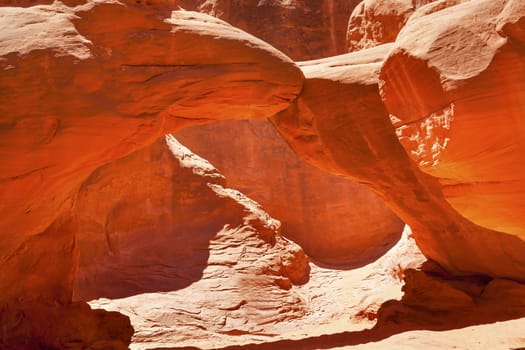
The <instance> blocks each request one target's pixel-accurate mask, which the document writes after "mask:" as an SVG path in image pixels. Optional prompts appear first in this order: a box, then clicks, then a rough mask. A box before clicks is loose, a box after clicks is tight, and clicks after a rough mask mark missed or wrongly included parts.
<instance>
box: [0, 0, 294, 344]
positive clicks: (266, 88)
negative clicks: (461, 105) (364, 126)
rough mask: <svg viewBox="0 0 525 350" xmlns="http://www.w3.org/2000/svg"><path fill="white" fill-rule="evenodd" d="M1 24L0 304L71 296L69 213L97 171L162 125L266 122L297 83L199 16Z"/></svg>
mask: <svg viewBox="0 0 525 350" xmlns="http://www.w3.org/2000/svg"><path fill="white" fill-rule="evenodd" d="M67 4H70V5H72V6H73V5H76V6H74V7H71V6H67ZM25 5H28V3H26V4H25ZM160 5H162V4H160ZM0 17H1V21H0V23H1V30H0V69H1V72H2V79H1V82H0V89H1V91H2V94H1V97H0V99H1V104H0V105H1V106H0V114H1V117H0V124H1V125H2V127H1V128H0V159H1V161H0V173H1V174H2V175H1V176H2V177H1V179H0V197H1V201H0V238H1V240H2V245H1V251H0V262H1V264H2V271H1V272H0V274H1V275H0V277H1V278H0V289H1V290H2V293H1V294H0V304H1V305H14V304H16V303H17V302H18V301H22V303H24V305H31V303H33V302H35V303H43V304H46V303H47V304H54V303H57V302H58V303H61V304H68V303H69V302H70V301H71V294H72V287H73V279H74V276H73V274H74V269H75V264H76V257H75V232H76V231H77V230H78V227H77V226H76V222H75V218H74V217H73V216H72V215H71V213H72V212H73V211H74V207H75V205H76V199H77V193H78V189H79V186H80V184H81V183H82V181H84V180H85V179H86V178H87V177H88V176H89V175H90V174H91V173H92V172H93V171H94V170H95V169H96V168H97V167H100V166H101V165H103V164H106V163H108V162H111V161H113V160H115V159H118V158H121V157H123V156H126V155H127V154H130V153H132V152H133V151H135V150H137V149H140V148H142V147H145V146H147V145H148V144H150V143H152V142H154V140H156V139H158V137H160V136H161V135H162V134H163V133H164V132H165V131H166V130H173V129H177V128H180V127H183V126H185V125H191V124H198V123H202V122H205V121H208V120H209V119H207V118H212V119H221V118H236V117H239V116H241V115H242V117H243V118H246V117H247V116H248V117H250V118H264V117H266V116H268V115H272V114H273V113H275V112H276V111H278V110H280V109H283V108H285V107H287V106H288V104H289V101H290V100H291V99H293V98H294V97H295V96H296V95H297V94H298V92H299V90H300V88H301V84H302V79H303V77H302V73H301V72H300V70H299V69H298V68H297V67H296V66H295V65H294V63H293V62H292V61H290V59H288V58H287V57H286V56H284V55H283V54H281V53H280V52H279V51H277V50H276V49H274V48H272V47H271V46H270V45H268V44H266V43H264V42H262V41H261V40H259V39H256V38H254V37H252V36H250V35H248V34H246V33H244V32H242V31H241V30H238V29H236V28H233V27H231V26H230V25H228V24H226V23H225V22H222V21H220V20H218V19H216V18H213V17H210V16H206V15H202V14H198V13H190V12H184V11H183V12H174V13H173V14H172V13H171V11H169V8H166V7H165V6H147V5H146V4H141V3H136V2H127V5H126V4H122V3H117V2H115V1H109V0H108V1H87V2H77V1H71V2H67V3H66V4H63V3H61V2H54V3H53V4H52V5H39V6H32V7H0ZM108 33H111V35H107V34H108ZM195 45H197V46H198V47H202V48H205V49H204V50H200V51H196V50H194V48H195V47H196V46H195ZM191 91H193V92H191ZM250 96H251V97H250ZM203 99H206V101H207V103H206V104H202V101H203ZM208 102H209V103H208ZM199 108H203V109H201V110H200V111H199ZM211 112H213V113H212V114H211ZM210 114H211V116H210ZM16 300H18V301H16ZM13 303H14V304H13ZM9 309H10V308H7V309H4V310H9ZM66 309H67V308H66ZM66 309H64V310H66ZM41 310H45V308H41ZM6 312H7V311H6ZM49 316H50V320H52V319H53V318H52V317H54V316H53V314H50V315H49ZM50 322H51V321H50ZM29 328H30V327H29ZM35 334H37V333H35Z"/></svg>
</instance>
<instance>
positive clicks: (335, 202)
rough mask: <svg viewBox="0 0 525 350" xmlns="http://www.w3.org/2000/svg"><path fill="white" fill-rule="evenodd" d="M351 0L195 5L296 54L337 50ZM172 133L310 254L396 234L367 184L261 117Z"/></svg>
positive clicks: (359, 260)
mask: <svg viewBox="0 0 525 350" xmlns="http://www.w3.org/2000/svg"><path fill="white" fill-rule="evenodd" d="M356 3H357V2H355V1H292V2H283V1H268V2H260V1H259V2H257V1H230V0H227V1H210V0H209V1H206V2H205V3H204V4H202V5H201V6H200V7H198V9H199V10H200V11H205V12H207V13H210V14H212V15H215V16H218V17H220V18H222V19H225V20H226V21H228V22H230V23H231V24H233V25H235V26H237V27H239V28H242V29H244V30H246V31H248V32H249V33H251V34H253V35H255V36H257V37H259V38H262V39H264V40H265V41H267V42H268V43H270V44H272V45H273V46H274V47H276V48H278V49H280V50H281V51H283V52H284V53H285V54H287V55H288V56H289V57H292V58H294V59H296V60H297V59H312V58H319V57H324V56H331V55H335V54H339V53H343V52H344V40H345V35H346V28H347V22H348V16H349V15H350V12H351V10H352V9H353V8H354V6H355V5H356ZM325 103H329V101H326V102H325ZM176 135H177V137H178V138H180V140H181V141H182V142H183V143H184V144H186V145H188V146H190V147H191V148H192V149H194V150H195V151H196V152H198V153H199V154H201V155H202V156H204V157H205V158H206V159H209V160H211V161H212V162H213V164H215V165H216V166H217V167H218V168H219V169H221V171H222V172H223V173H224V174H225V175H226V176H227V177H228V179H229V181H230V183H231V184H232V186H235V187H236V188H238V189H241V190H242V191H243V192H245V193H246V194H248V195H249V196H251V197H253V198H254V199H256V200H257V201H259V202H260V203H261V204H263V205H264V207H265V208H267V209H268V210H269V211H270V212H271V213H272V215H274V216H276V217H277V218H279V220H281V221H282V223H283V227H284V230H283V231H284V232H285V234H286V235H287V237H289V238H291V239H293V240H294V241H296V242H298V243H299V244H300V245H301V246H302V247H303V248H305V249H306V252H307V253H308V254H309V255H310V256H311V257H313V258H315V259H318V260H321V261H323V262H331V263H345V264H348V265H360V264H363V263H366V262H369V261H371V260H374V259H376V258H378V257H379V256H381V255H382V254H383V253H384V252H385V251H386V250H387V249H388V248H389V247H391V246H392V245H393V244H394V243H395V241H396V240H397V239H399V237H400V234H401V231H402V225H403V224H402V222H401V220H399V219H397V217H396V216H395V214H393V213H392V212H391V211H390V210H389V209H388V208H387V207H386V206H385V205H384V204H383V203H382V201H381V199H379V198H378V197H377V196H376V195H375V194H374V193H373V192H372V191H370V190H369V189H367V188H366V187H364V186H363V185H360V184H357V183H355V182H353V181H349V180H348V179H343V178H341V177H337V176H334V175H331V174H329V173H326V172H322V171H319V170H316V169H313V168H312V167H311V166H309V165H307V164H305V163H304V161H302V160H300V159H299V158H298V157H297V156H296V155H295V154H293V153H292V152H291V151H290V148H289V147H288V146H287V145H286V144H285V143H284V142H283V140H282V138H281V137H280V136H279V135H278V133H277V132H276V130H275V129H274V128H273V127H272V126H271V125H270V123H269V122H267V121H242V122H223V123H213V124H210V125H205V126H197V127H193V128H186V129H184V130H181V131H178V132H177V133H176ZM321 237H322V239H321Z"/></svg>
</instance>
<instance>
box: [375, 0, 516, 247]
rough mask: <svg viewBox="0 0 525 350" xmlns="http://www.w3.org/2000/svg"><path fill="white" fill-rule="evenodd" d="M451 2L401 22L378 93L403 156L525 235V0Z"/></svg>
mask: <svg viewBox="0 0 525 350" xmlns="http://www.w3.org/2000/svg"><path fill="white" fill-rule="evenodd" d="M447 5H448V6H449V7H447V8H444V9H443V8H442V7H443V6H442V4H441V3H439V2H438V3H436V4H432V5H430V6H427V7H424V8H422V9H421V10H420V11H418V12H416V13H415V14H414V18H413V19H412V20H410V22H409V23H408V24H407V26H406V27H405V28H404V29H403V30H402V32H401V34H400V35H399V38H398V40H397V41H396V44H395V48H394V49H393V52H392V53H391V54H390V55H389V57H388V60H387V61H386V63H385V66H384V67H383V70H382V73H381V79H382V84H381V86H382V89H381V92H382V96H383V99H384V101H385V105H386V106H387V108H388V111H389V113H390V114H391V116H392V118H393V120H394V125H395V126H396V132H397V134H398V137H399V139H400V141H401V143H402V144H403V146H404V147H405V149H406V150H407V152H408V154H409V155H410V156H411V157H412V159H413V160H414V161H416V162H417V163H418V165H419V166H420V168H421V169H422V170H423V171H425V172H426V173H428V174H431V175H433V176H435V177H437V178H439V182H440V183H441V184H442V186H443V193H444V196H445V198H446V199H447V201H448V202H449V203H450V204H451V205H452V206H453V207H454V209H456V210H457V211H458V212H459V213H460V214H461V215H463V216H464V217H466V218H467V219H469V220H470V221H472V222H474V223H476V224H478V225H481V226H483V227H486V228H489V229H493V230H496V231H501V232H506V233H509V234H513V235H516V236H518V237H520V238H521V239H525V216H524V215H522V213H525V196H524V191H525V164H524V163H523V162H522V161H521V160H522V159H523V154H524V152H525V124H524V119H523V113H524V111H525V101H524V99H523V98H522V97H521V96H522V95H523V92H524V91H525V81H524V79H523V77H524V76H525V62H524V57H525V56H524V50H523V45H522V44H520V42H523V40H524V39H525V34H524V33H523V32H519V30H518V28H522V29H521V30H523V22H524V18H525V7H524V5H523V3H522V2H519V1H474V2H465V3H461V2H449V3H448V4H447ZM429 32H430V33H432V35H424V36H423V35H422V34H423V33H429ZM416 40H417V44H416ZM450 43H455V44H453V45H451V44H450Z"/></svg>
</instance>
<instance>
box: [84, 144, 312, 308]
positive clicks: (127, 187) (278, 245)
mask: <svg viewBox="0 0 525 350" xmlns="http://www.w3.org/2000/svg"><path fill="white" fill-rule="evenodd" d="M75 215H76V217H77V222H78V223H77V227H78V234H77V237H76V238H77V246H78V249H79V254H80V263H79V267H78V271H77V274H76V277H75V279H76V282H75V290H74V294H75V298H76V299H80V300H92V299H96V298H100V297H106V298H111V299H115V298H122V297H126V296H130V295H135V294H140V293H144V292H163V291H164V292H168V291H174V290H178V289H181V288H184V287H186V286H188V285H189V284H191V283H192V282H195V281H198V280H200V279H201V277H202V271H203V270H204V269H205V268H206V267H207V266H208V265H209V266H210V268H211V269H214V270H217V271H215V272H213V273H212V274H211V275H212V276H211V279H212V280H213V279H215V278H219V277H218V276H217V274H220V275H221V276H222V275H224V274H226V275H225V276H222V277H221V278H219V280H218V281H219V282H218V281H209V283H214V284H217V283H219V284H220V283H226V282H220V281H222V278H224V279H225V281H228V284H229V285H230V287H231V288H242V289H243V290H244V289H245V291H244V292H243V293H244V298H245V300H244V303H246V302H247V300H249V299H250V295H251V294H250V290H251V289H253V293H255V294H254V295H258V293H260V297H262V295H264V293H263V292H262V291H260V290H259V291H257V288H256V287H255V286H253V288H252V287H250V286H249V285H247V283H248V281H250V280H251V279H255V280H256V281H259V282H261V281H263V280H264V281H265V283H266V284H267V285H268V286H269V288H271V286H273V287H274V288H275V289H281V288H282V289H289V288H290V286H291V285H292V283H293V284H297V283H305V282H306V281H307V280H308V269H309V267H308V264H307V259H306V257H305V256H304V253H303V252H302V249H300V247H298V246H297V245H295V244H293V243H292V242H289V241H287V240H285V239H284V238H282V237H281V234H280V223H279V222H278V221H277V220H275V219H273V218H271V217H270V216H269V215H268V214H267V213H266V212H265V211H263V210H262V208H261V207H260V206H259V205H258V204H257V203H256V202H254V201H252V200H251V199H249V198H247V197H245V196H244V195H243V194H242V193H241V192H238V191H236V190H233V189H230V188H227V187H225V180H224V177H223V176H222V175H221V174H220V173H219V172H218V171H217V170H216V169H215V168H214V167H213V166H212V165H211V164H210V163H209V162H207V161H206V160H204V159H202V158H200V157H199V156H197V155H195V154H194V153H192V152H191V151H189V150H188V149H187V148H186V147H184V146H182V145H181V144H180V143H178V142H177V140H176V139H175V138H173V136H171V135H168V136H167V137H166V140H160V141H159V142H156V143H154V144H153V145H151V146H149V147H147V148H145V149H143V150H140V151H137V152H135V153H133V154H131V155H129V156H127V157H125V158H122V159H119V160H118V161H115V162H112V163H111V164H108V165H106V166H103V167H101V168H99V169H97V171H95V172H94V173H93V174H92V175H91V176H90V177H89V178H88V179H87V180H86V181H85V182H84V183H83V184H82V186H81V189H80V191H79V194H78V197H77V206H76V212H75ZM214 250H217V251H216V252H215V251H214ZM222 270H224V271H222ZM230 271H231V272H230ZM233 271H236V272H237V273H238V274H240V276H239V277H238V278H237V277H235V278H233V277H232V276H228V274H231V273H233ZM243 276H244V277H243ZM208 278H210V277H208ZM228 279H229V280H228ZM243 281H244V282H243ZM254 283H255V282H254ZM222 288H225V287H222ZM271 293H272V291H271V290H268V295H271ZM230 296H231V295H230ZM231 297H233V296H231ZM270 299H272V298H270ZM276 299H282V298H278V297H276ZM226 301H227V298H225V300H223V301H222V302H226ZM263 301H264V300H263ZM281 301H282V300H281ZM258 302H259V301H257V300H256V301H254V303H255V304H254V305H257V303H258ZM261 302H262V301H261ZM249 306H252V304H251V301H250V305H249Z"/></svg>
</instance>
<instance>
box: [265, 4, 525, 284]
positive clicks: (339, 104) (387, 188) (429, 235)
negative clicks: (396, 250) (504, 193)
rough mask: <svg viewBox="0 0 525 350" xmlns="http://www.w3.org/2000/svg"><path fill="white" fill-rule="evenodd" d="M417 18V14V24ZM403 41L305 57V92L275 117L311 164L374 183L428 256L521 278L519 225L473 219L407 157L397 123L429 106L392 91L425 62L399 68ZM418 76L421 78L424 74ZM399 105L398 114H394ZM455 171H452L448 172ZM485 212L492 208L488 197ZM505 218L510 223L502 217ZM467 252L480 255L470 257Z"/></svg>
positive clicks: (465, 270) (449, 110)
mask: <svg viewBox="0 0 525 350" xmlns="http://www.w3.org/2000/svg"><path fill="white" fill-rule="evenodd" d="M430 6H432V5H429V7H430ZM429 7H426V8H427V9H428V8H429ZM422 9H425V7H423V8H422ZM437 13H439V12H437ZM416 14H417V13H416ZM496 14H497V13H496ZM417 21H418V19H414V22H413V23H414V24H413V25H416V23H418V22H417ZM402 34H403V32H402V33H401V34H400V37H401V35H402ZM419 34H420V35H421V33H419ZM414 40H415V39H414ZM397 45H398V44H397V43H394V44H384V45H381V46H378V47H375V48H371V49H368V50H364V51H359V52H355V53H351V54H346V55H341V56H336V57H331V58H327V59H323V60H317V61H308V62H303V63H301V64H300V66H301V68H302V69H303V72H304V74H305V77H306V81H305V85H304V87H303V91H302V94H301V95H300V96H299V98H298V99H297V100H296V101H294V104H293V105H292V106H291V107H290V108H288V109H287V110H285V111H283V112H281V113H279V114H278V115H277V116H275V117H273V118H272V121H273V122H274V124H275V125H276V126H277V128H278V129H279V131H280V132H281V133H282V135H283V136H284V137H285V138H286V139H287V141H288V142H289V143H290V145H291V146H292V147H293V148H294V150H295V151H296V152H297V153H298V154H300V155H301V156H302V157H303V158H304V159H307V160H309V161H310V163H312V164H314V165H316V166H318V167H320V168H323V169H325V170H327V171H330V172H332V173H339V174H343V175H346V176H348V177H351V178H353V179H356V180H358V181H360V182H362V183H367V184H369V186H370V187H371V188H373V189H374V190H375V191H376V192H377V193H379V194H380V195H381V196H382V198H384V199H385V200H386V201H387V202H388V203H389V204H390V205H391V207H392V208H393V209H394V210H395V211H396V213H397V214H398V215H399V216H400V217H401V218H402V219H403V220H404V221H405V222H407V223H408V224H409V225H410V226H411V227H412V229H413V231H414V237H415V239H416V241H417V242H418V245H419V247H420V248H421V250H422V252H423V253H424V254H425V255H426V256H427V257H429V258H431V259H433V260H435V261H437V262H438V263H440V264H441V265H442V266H444V267H446V268H447V269H448V270H450V271H454V272H455V273H461V274H473V273H474V274H475V273H481V274H488V275H492V276H504V277H510V278H516V279H520V280H522V279H523V276H524V273H525V260H524V258H523V254H522V253H521V252H522V251H523V249H524V247H525V242H524V241H523V240H522V239H521V238H520V235H519V231H518V232H517V231H512V230H507V231H504V232H498V231H496V230H491V229H489V228H485V227H482V226H480V224H481V222H477V221H475V220H473V221H470V220H467V219H466V218H465V217H464V216H463V215H461V214H462V212H461V210H460V211H459V212H458V211H457V210H456V209H455V208H454V207H453V206H451V203H452V204H453V202H452V201H451V202H450V203H449V201H448V200H447V198H448V197H447V187H446V186H443V183H442V182H440V181H439V180H438V179H437V178H435V177H433V176H431V175H429V174H427V172H429V171H427V170H425V169H424V166H425V165H428V164H426V163H425V164H421V163H420V162H417V159H415V160H416V161H415V160H414V159H413V158H409V156H408V155H407V152H406V150H405V148H408V147H407V143H406V142H403V139H402V140H401V141H402V142H403V143H404V146H405V148H403V147H402V145H401V143H400V142H399V140H398V137H399V129H398V130H397V131H398V132H397V133H396V130H395V129H394V127H393V125H392V121H393V123H394V124H395V123H396V122H397V123H399V122H398V121H397V119H396V118H398V117H397V115H398V114H403V113H406V111H407V109H409V108H412V109H414V110H415V109H416V107H417V106H419V105H418V103H422V104H423V105H424V103H425V100H424V96H421V95H416V96H421V99H414V100H413V102H411V101H408V100H405V101H406V103H401V102H399V100H393V97H391V96H399V94H401V91H403V90H402V88H401V87H400V88H399V90H395V89H393V88H392V82H393V81H397V80H396V79H400V78H401V77H403V74H404V72H409V71H410V72H412V70H410V69H416V70H417V67H419V66H417V65H415V66H414V65H413V66H411V67H412V68H408V66H406V67H405V69H404V70H403V69H401V68H400V67H399V66H394V65H393V64H392V62H394V60H395V59H396V58H398V57H399V56H400V55H399V54H396V52H397V51H396V47H397ZM447 58H449V56H447ZM385 60H386V61H385ZM420 66H423V65H420ZM423 67H424V66H423ZM471 68H472V66H470V67H469V69H471ZM466 71H468V69H467V70H466ZM406 74H412V73H406ZM414 76H417V77H421V76H422V73H421V72H419V73H418V74H417V75H414ZM389 79H391V80H389ZM421 84H422V86H423V84H424V83H423V82H421ZM413 86H414V85H413V84H411V83H406V84H405V85H404V87H405V89H408V88H412V87H413ZM428 86H429V85H428V84H427V85H424V87H422V88H421V89H420V90H418V92H419V93H422V91H423V90H424V88H428ZM474 91H477V90H474ZM405 96H406V98H408V97H409V95H408V94H407V95H405ZM428 96H429V101H433V99H435V98H436V97H437V96H436V94H435V93H430V94H429V95H428ZM325 101H329V103H326V102H325ZM396 101H397V102H396ZM429 103H430V102H429ZM458 103H459V102H458ZM396 107H398V111H399V113H392V112H393V111H394V110H395V108H396ZM445 107H446V108H445V109H444V111H443V112H439V113H441V114H440V115H441V117H438V116H434V117H433V118H435V119H437V120H440V121H441V120H442V121H443V124H444V125H446V123H450V120H449V119H450V118H451V117H450V116H451V115H452V114H453V113H457V107H454V106H445ZM516 108H517V107H516ZM447 118H449V119H447ZM447 120H449V121H448V122H447ZM416 121H419V120H416ZM398 126H402V125H401V124H399V125H398ZM422 139H423V138H422ZM522 139H523V137H522V136H517V138H516V140H517V141H516V145H520V142H522V141H519V140H522ZM410 141H412V140H410ZM451 142H453V141H451ZM412 144H413V143H412ZM409 145H410V144H409ZM409 150H410V149H409ZM423 150H425V147H423ZM442 154H443V153H442ZM412 156H414V154H413V153H412ZM515 159H516V158H515ZM514 167H515V168H516V171H517V172H516V173H513V174H514V175H515V176H516V174H517V176H520V175H519V174H521V173H520V172H519V171H518V170H519V169H520V167H521V163H517V165H514ZM422 169H423V170H425V172H423V171H422ZM438 169H439V168H438ZM511 169H512V168H511ZM444 173H445V171H444ZM432 174H433V175H437V174H436V173H434V172H432ZM453 175H454V173H453V172H451V173H450V174H449V176H450V177H452V176H453ZM518 191H519V189H518ZM508 203H509V205H510V206H509V210H508V211H506V213H509V214H510V215H512V216H513V217H515V218H518V220H521V216H519V215H516V213H517V212H519V210H520V208H521V207H520V202H519V201H516V202H514V203H513V202H511V201H509V202H508ZM480 204H481V203H480ZM485 210H488V206H487V203H485ZM500 219H501V218H500ZM492 220H494V218H492ZM501 223H502V224H508V222H506V221H504V220H501ZM502 231H503V230H502ZM465 251H471V252H475V253H474V254H467V255H466V254H465V253H464V252H465Z"/></svg>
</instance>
